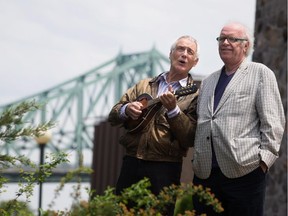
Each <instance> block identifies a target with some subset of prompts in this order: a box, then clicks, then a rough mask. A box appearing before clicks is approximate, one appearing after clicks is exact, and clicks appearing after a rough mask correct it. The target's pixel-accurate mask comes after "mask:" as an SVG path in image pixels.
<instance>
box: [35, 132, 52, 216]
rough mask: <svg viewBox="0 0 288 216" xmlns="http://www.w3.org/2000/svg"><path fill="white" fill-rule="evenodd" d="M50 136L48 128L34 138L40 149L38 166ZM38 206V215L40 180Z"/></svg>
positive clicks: (42, 161)
mask: <svg viewBox="0 0 288 216" xmlns="http://www.w3.org/2000/svg"><path fill="white" fill-rule="evenodd" d="M51 138H52V134H51V132H50V131H49V130H47V131H44V132H43V135H41V136H39V137H35V140H36V142H37V144H38V146H39V149H40V167H42V165H43V164H44V149H45V146H46V144H47V143H48V142H49V141H50V140H51ZM38 208H39V215H40V214H41V213H40V209H41V208H42V182H41V181H40V182H39V204H38Z"/></svg>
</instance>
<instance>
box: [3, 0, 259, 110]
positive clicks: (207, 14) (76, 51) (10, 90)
mask: <svg viewBox="0 0 288 216" xmlns="http://www.w3.org/2000/svg"><path fill="white" fill-rule="evenodd" d="M255 6H256V0H242V1H241V3H240V2H239V1H236V2H235V1H231V0H217V1H213V0H194V1H192V0H177V1H168V0H138V1H135V0H121V1H119V0H105V1H99V0H81V1H80V0H41V1H39V0H9V1H8V0H0V26H1V31H0V32H1V33H0V59H1V60H0V70H1V74H2V77H1V79H0V92H1V97H0V105H5V104H7V103H10V102H13V101H17V100H19V99H21V98H24V97H28V96H30V95H34V94H36V93H38V92H40V91H42V90H46V89H49V88H52V87H54V86H56V85H58V84H61V83H63V82H65V81H67V80H70V79H73V78H75V77H77V76H80V75H82V74H85V73H86V72H88V71H89V70H90V69H93V68H95V67H97V66H99V65H101V64H103V63H105V62H107V61H109V60H111V59H113V58H115V57H116V56H117V55H118V54H119V53H120V52H122V53H123V54H129V53H134V52H144V51H149V50H150V49H152V48H153V47H155V48H156V49H157V50H159V51H160V52H161V53H162V54H164V55H167V57H168V55H169V49H170V46H171V44H172V43H173V42H174V41H175V40H176V39H177V38H178V37H179V36H181V35H186V34H189V35H191V36H193V37H194V38H196V39H197V40H198V42H199V45H200V60H199V63H198V65H197V66H196V67H195V68H193V69H192V72H193V73H194V74H199V75H204V76H205V75H208V74H210V73H212V72H213V71H215V70H217V69H219V67H221V66H222V62H221V60H220V58H219V56H218V50H217V41H216V40H215V38H216V37H217V36H218V35H219V32H220V30H221V28H222V26H223V25H224V24H225V23H227V22H229V21H239V22H241V23H243V24H245V25H247V26H248V27H249V28H250V29H251V30H252V31H253V28H254V20H255Z"/></svg>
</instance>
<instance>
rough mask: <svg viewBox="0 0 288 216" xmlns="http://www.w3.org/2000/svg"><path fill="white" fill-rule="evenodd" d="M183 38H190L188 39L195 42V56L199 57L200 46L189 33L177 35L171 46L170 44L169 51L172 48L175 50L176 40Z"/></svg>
mask: <svg viewBox="0 0 288 216" xmlns="http://www.w3.org/2000/svg"><path fill="white" fill-rule="evenodd" d="M183 38H185V39H188V40H190V41H192V42H193V43H195V44H196V58H199V53H200V46H199V44H198V42H197V40H196V39H195V38H193V37H192V36H190V35H184V36H181V37H179V38H178V39H177V40H176V41H175V42H174V43H173V44H172V46H171V48H170V52H172V51H173V50H175V48H176V45H177V42H178V41H179V40H180V39H183Z"/></svg>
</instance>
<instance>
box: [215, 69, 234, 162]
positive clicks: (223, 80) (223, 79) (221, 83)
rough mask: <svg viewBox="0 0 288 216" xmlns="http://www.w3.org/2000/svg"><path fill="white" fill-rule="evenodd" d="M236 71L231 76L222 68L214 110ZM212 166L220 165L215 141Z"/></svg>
mask: <svg viewBox="0 0 288 216" xmlns="http://www.w3.org/2000/svg"><path fill="white" fill-rule="evenodd" d="M234 74H235V73H232V74H230V75H229V76H228V75H227V74H226V73H225V68H224V67H223V68H222V71H221V75H220V77H219V80H218V83H217V85H216V88H215V92H214V107H213V110H214V111H215V110H216V108H217V106H218V104H219V101H220V99H221V97H222V95H223V93H224V91H225V89H226V86H227V85H228V84H229V82H230V80H231V79H232V77H233V76H234ZM212 167H218V163H217V160H216V156H215V152H214V148H213V143H212Z"/></svg>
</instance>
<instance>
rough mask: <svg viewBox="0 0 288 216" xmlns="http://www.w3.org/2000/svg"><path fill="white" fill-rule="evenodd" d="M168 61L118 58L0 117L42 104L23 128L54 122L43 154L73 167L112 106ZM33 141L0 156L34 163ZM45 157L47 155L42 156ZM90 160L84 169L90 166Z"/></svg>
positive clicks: (8, 146) (148, 56) (3, 148)
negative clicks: (62, 155) (57, 155)
mask: <svg viewBox="0 0 288 216" xmlns="http://www.w3.org/2000/svg"><path fill="white" fill-rule="evenodd" d="M168 66H169V59H168V58H167V57H166V56H163V55H162V54H161V53H160V52H158V51H157V50H156V49H154V48H153V49H152V50H150V51H148V52H142V53H134V54H127V55H124V54H121V53H120V54H119V55H118V56H116V57H115V58H114V59H112V60H110V61H108V62H106V63H104V64H102V65H100V66H98V67H96V68H94V69H92V70H90V71H89V72H87V73H85V74H83V75H81V76H79V77H76V78H74V79H71V80H69V81H66V82H64V83H62V84H60V85H58V86H55V87H54V88H51V89H48V90H46V91H43V92H40V93H38V94H35V95H32V96H30V97H26V98H23V99H21V100H18V101H16V102H14V103H11V104H7V105H4V106H1V107H0V111H3V110H4V109H6V108H8V107H9V106H11V105H12V106H13V105H16V104H18V103H20V102H22V101H29V100H35V101H36V102H39V103H44V104H45V105H44V107H43V109H41V110H38V111H35V112H31V113H28V114H27V115H26V116H25V122H29V123H31V124H39V123H41V122H47V121H48V120H53V121H55V122H56V123H57V124H56V127H55V128H53V129H52V140H51V141H50V142H49V143H47V145H46V148H45V151H48V152H49V151H50V152H57V151H64V152H68V153H69V155H70V156H71V157H72V158H74V159H75V160H74V159H72V160H70V161H75V164H74V165H75V167H77V166H78V164H79V157H80V156H81V155H83V154H84V153H85V152H86V153H90V154H91V155H92V149H93V129H94V126H95V125H97V124H98V123H100V122H101V121H105V120H106V118H107V115H108V113H109V111H110V109H111V108H112V106H113V105H114V104H115V103H116V101H118V99H119V98H120V97H121V95H122V94H123V93H124V91H125V90H126V89H127V88H128V87H131V86H132V85H133V84H135V83H136V82H137V81H139V80H140V79H142V78H145V77H153V76H155V75H156V74H159V73H160V72H162V71H164V70H167V69H168ZM37 149H38V146H37V143H36V141H35V140H33V139H28V138H23V139H19V140H17V141H15V142H14V143H0V152H1V154H9V155H25V156H27V157H29V158H34V157H35V158H36V159H37V158H38V157H39V156H36V155H35V152H36V154H37V155H39V153H38V151H37ZM46 153H47V152H46ZM91 159H92V156H91V157H87V161H85V160H84V164H89V165H91Z"/></svg>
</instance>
